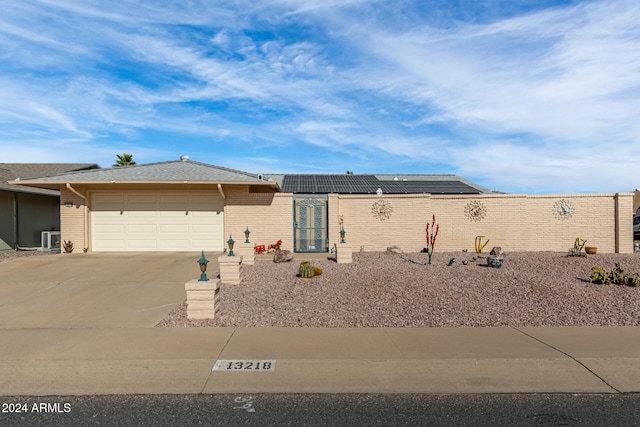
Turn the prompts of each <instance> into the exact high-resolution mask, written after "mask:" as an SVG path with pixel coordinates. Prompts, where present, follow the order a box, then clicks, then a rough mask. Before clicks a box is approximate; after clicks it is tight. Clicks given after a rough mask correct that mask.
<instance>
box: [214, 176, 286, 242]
mask: <svg viewBox="0 0 640 427" xmlns="http://www.w3.org/2000/svg"><path fill="white" fill-rule="evenodd" d="M224 191H225V194H226V197H227V198H226V200H225V202H226V206H225V208H224V218H225V236H227V237H226V239H228V238H229V237H228V236H229V235H230V234H231V235H232V236H233V240H235V241H237V242H240V241H242V242H244V230H245V229H246V228H247V226H248V227H249V230H250V231H251V237H250V238H249V239H250V241H251V243H253V244H254V245H256V244H257V245H266V246H268V245H269V244H274V243H276V242H277V241H278V240H282V249H287V250H290V251H292V250H293V197H292V195H291V194H290V193H250V192H249V187H248V186H235V187H232V188H228V189H227V188H226V187H225V190H224Z"/></svg>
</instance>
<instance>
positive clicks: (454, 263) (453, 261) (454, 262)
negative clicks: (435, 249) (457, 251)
mask: <svg viewBox="0 0 640 427" xmlns="http://www.w3.org/2000/svg"><path fill="white" fill-rule="evenodd" d="M456 263H457V261H456V259H455V258H451V259H450V260H449V264H447V265H448V266H449V267H454V266H455V265H456Z"/></svg>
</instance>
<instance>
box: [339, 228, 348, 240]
mask: <svg viewBox="0 0 640 427" xmlns="http://www.w3.org/2000/svg"><path fill="white" fill-rule="evenodd" d="M345 234H347V232H346V231H344V227H340V243H346V242H345V241H344V235H345Z"/></svg>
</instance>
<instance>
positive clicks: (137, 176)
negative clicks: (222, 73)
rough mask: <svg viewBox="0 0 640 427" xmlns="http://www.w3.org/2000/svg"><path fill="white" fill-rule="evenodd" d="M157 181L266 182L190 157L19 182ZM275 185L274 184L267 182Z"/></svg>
mask: <svg viewBox="0 0 640 427" xmlns="http://www.w3.org/2000/svg"><path fill="white" fill-rule="evenodd" d="M114 182H118V183H124V182H126V183H149V182H153V183H161V182H167V183H168V182H194V183H198V182H207V183H221V184H225V183H226V184H230V183H254V184H266V182H265V181H263V180H260V179H259V178H258V176H257V175H255V174H250V173H247V172H242V171H238V170H233V169H227V168H223V167H220V166H213V165H208V164H205V163H199V162H194V161H191V160H176V161H170V162H160V163H148V164H140V165H133V166H122V167H113V168H109V169H96V170H89V171H79V172H71V173H63V174H59V175H52V176H44V177H39V178H33V179H28V180H20V184H24V185H33V186H54V185H55V186H58V185H61V184H64V183H71V184H73V183H76V184H79V183H82V184H96V183H114ZM270 185H273V186H275V183H270Z"/></svg>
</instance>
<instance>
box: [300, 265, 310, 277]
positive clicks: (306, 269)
mask: <svg viewBox="0 0 640 427" xmlns="http://www.w3.org/2000/svg"><path fill="white" fill-rule="evenodd" d="M298 275H299V276H300V277H302V278H303V279H310V278H312V277H313V275H314V274H313V267H312V266H311V265H309V264H300V270H299V271H298Z"/></svg>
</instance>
